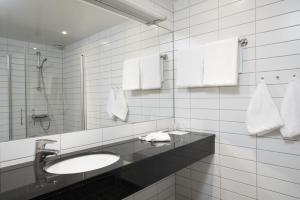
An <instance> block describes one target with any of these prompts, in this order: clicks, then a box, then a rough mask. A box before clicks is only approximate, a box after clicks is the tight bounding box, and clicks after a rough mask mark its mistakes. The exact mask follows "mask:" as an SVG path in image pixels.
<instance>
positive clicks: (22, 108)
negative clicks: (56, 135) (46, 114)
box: [0, 41, 26, 142]
mask: <svg viewBox="0 0 300 200" xmlns="http://www.w3.org/2000/svg"><path fill="white" fill-rule="evenodd" d="M0 49H1V51H0V88H1V91H0V121H1V122H0V126H1V128H0V142H3V141H8V140H16V139H22V138H26V104H25V102H26V100H25V99H26V98H25V97H26V91H25V48H24V46H23V45H22V44H18V42H16V41H13V42H9V41H8V42H7V43H6V44H0Z"/></svg>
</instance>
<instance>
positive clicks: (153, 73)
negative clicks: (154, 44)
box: [140, 53, 162, 90]
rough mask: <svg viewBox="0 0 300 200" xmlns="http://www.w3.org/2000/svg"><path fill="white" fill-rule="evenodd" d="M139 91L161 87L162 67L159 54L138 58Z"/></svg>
mask: <svg viewBox="0 0 300 200" xmlns="http://www.w3.org/2000/svg"><path fill="white" fill-rule="evenodd" d="M140 72H141V89H142V90H152V89H160V88H161V87H162V65H161V58H160V54H159V53H156V54H153V55H149V56H144V57H141V58H140Z"/></svg>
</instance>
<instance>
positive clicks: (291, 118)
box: [280, 78, 300, 138]
mask: <svg viewBox="0 0 300 200" xmlns="http://www.w3.org/2000/svg"><path fill="white" fill-rule="evenodd" d="M281 117H282V119H283V123H284V125H283V127H281V129H280V132H281V134H282V136H283V137H286V138H292V137H295V136H297V135H300V80H299V79H298V78H297V79H295V80H293V81H292V82H291V83H289V85H288V87H287V91H286V93H285V96H284V98H283V101H282V105H281Z"/></svg>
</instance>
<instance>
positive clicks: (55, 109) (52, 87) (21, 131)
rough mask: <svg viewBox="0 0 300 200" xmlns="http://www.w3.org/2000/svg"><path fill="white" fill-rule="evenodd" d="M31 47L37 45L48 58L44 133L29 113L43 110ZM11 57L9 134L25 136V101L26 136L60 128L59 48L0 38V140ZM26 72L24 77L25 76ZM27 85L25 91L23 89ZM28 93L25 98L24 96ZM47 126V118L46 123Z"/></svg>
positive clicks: (4, 124)
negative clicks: (47, 106) (46, 128)
mask: <svg viewBox="0 0 300 200" xmlns="http://www.w3.org/2000/svg"><path fill="white" fill-rule="evenodd" d="M33 47H35V48H38V49H39V51H40V52H41V54H42V58H44V57H45V58H47V59H48V60H47V62H46V63H45V67H44V77H45V84H46V88H47V94H48V98H49V104H50V107H49V112H50V118H51V126H50V129H49V130H48V131H46V133H45V132H44V131H43V130H42V129H41V127H40V125H39V123H36V124H34V122H33V120H32V118H31V116H32V114H33V111H32V110H33V109H34V110H35V113H36V114H38V113H46V101H45V97H44V95H43V93H42V92H41V91H38V90H37V89H36V88H37V86H38V70H37V56H36V54H35V51H34V50H33ZM7 55H9V56H10V57H11V69H12V81H11V84H12V107H13V113H12V122H13V128H12V135H13V138H12V139H13V140H16V139H22V138H25V137H26V116H25V115H26V107H25V103H26V102H27V105H28V107H27V109H28V112H27V119H28V121H27V122H28V123H27V129H28V131H27V133H28V136H29V137H33V136H40V135H45V134H53V133H55V134H57V133H61V132H62V123H63V120H62V116H63V115H62V114H63V113H62V111H63V99H62V51H61V50H58V49H56V48H54V47H51V46H48V45H41V44H34V43H30V42H24V41H17V40H12V39H7V38H0V70H1V74H0V77H1V78H0V83H1V86H0V88H1V91H0V93H1V100H0V108H1V110H0V119H1V128H0V142H1V141H7V140H8V133H9V131H8V127H9V126H8V124H9V121H8V68H7V58H6V56H7ZM25 74H26V77H27V78H25ZM26 89H27V91H26V92H27V94H25V90H26ZM26 97H27V98H26ZM45 126H47V122H46V124H45Z"/></svg>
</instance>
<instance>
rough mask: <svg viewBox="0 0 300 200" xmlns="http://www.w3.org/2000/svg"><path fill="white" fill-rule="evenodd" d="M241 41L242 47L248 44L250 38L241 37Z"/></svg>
mask: <svg viewBox="0 0 300 200" xmlns="http://www.w3.org/2000/svg"><path fill="white" fill-rule="evenodd" d="M239 43H240V45H241V47H245V46H247V45H248V39H247V38H240V39H239Z"/></svg>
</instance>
